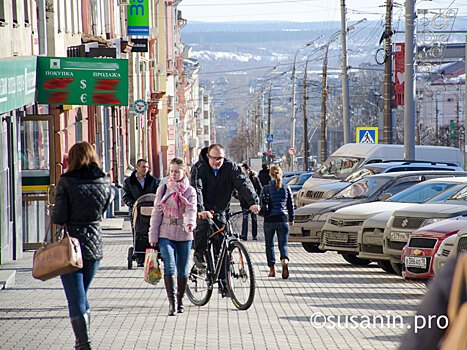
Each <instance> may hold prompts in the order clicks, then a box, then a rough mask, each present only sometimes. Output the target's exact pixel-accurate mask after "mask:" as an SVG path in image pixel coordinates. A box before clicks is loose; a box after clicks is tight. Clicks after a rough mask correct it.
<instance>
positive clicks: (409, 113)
mask: <svg viewBox="0 0 467 350" xmlns="http://www.w3.org/2000/svg"><path fill="white" fill-rule="evenodd" d="M415 17H416V14H415V0H406V1H405V57H404V59H405V73H404V74H405V75H404V78H405V79H404V81H405V90H404V103H405V107H404V160H415V70H414V65H415V47H416V46H415V45H416V42H415Z"/></svg>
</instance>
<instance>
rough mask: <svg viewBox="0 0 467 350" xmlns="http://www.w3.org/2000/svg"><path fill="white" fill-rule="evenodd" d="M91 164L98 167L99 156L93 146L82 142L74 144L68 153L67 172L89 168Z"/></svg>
mask: <svg viewBox="0 0 467 350" xmlns="http://www.w3.org/2000/svg"><path fill="white" fill-rule="evenodd" d="M91 163H96V164H97V165H98V166H99V167H100V162H99V156H98V155H97V153H96V150H95V149H94V147H93V145H91V144H90V143H89V142H86V141H82V142H78V143H75V144H74V145H73V146H72V147H71V148H70V150H69V151H68V169H67V171H73V170H77V169H81V168H82V167H85V166H90V165H91Z"/></svg>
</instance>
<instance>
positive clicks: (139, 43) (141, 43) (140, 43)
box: [131, 39, 149, 52]
mask: <svg viewBox="0 0 467 350" xmlns="http://www.w3.org/2000/svg"><path fill="white" fill-rule="evenodd" d="M131 42H132V43H133V47H132V48H131V52H149V49H148V39H131Z"/></svg>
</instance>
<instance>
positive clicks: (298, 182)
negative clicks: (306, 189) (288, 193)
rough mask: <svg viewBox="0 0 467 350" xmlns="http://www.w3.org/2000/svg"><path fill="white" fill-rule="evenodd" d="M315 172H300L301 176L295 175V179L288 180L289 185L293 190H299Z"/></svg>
mask: <svg viewBox="0 0 467 350" xmlns="http://www.w3.org/2000/svg"><path fill="white" fill-rule="evenodd" d="M313 174H314V173H313V172H308V173H303V174H300V175H299V176H297V177H295V178H294V179H293V180H291V181H289V182H287V185H289V187H290V189H291V190H292V192H297V191H298V190H300V189H301V188H302V186H303V184H304V183H305V181H306V180H308V179H309V178H310V177H311V176H312V175H313Z"/></svg>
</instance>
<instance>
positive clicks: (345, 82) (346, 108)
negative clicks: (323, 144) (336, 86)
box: [341, 0, 350, 144]
mask: <svg viewBox="0 0 467 350" xmlns="http://www.w3.org/2000/svg"><path fill="white" fill-rule="evenodd" d="M345 15H346V9H345V0H341V46H342V104H343V108H342V114H343V127H344V144H346V143H349V142H350V102H349V95H350V93H349V78H348V77H347V25H346V23H345Z"/></svg>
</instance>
